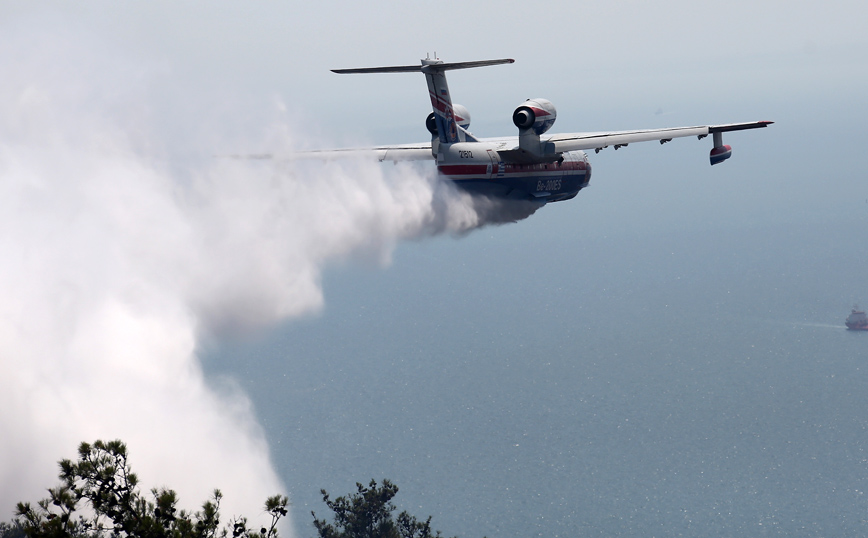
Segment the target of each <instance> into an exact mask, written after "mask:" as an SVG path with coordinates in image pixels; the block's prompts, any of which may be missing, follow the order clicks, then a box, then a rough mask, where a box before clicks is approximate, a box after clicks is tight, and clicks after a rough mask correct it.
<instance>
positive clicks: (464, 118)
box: [452, 103, 470, 129]
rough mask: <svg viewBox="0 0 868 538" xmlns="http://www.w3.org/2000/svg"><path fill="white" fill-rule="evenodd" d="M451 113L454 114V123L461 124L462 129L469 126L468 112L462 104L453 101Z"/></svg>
mask: <svg viewBox="0 0 868 538" xmlns="http://www.w3.org/2000/svg"><path fill="white" fill-rule="evenodd" d="M452 115H453V116H455V123H457V124H458V125H459V126H461V128H462V129H469V128H470V112H469V111H468V110H467V109H466V108H465V107H464V106H462V105H459V104H458V103H453V104H452Z"/></svg>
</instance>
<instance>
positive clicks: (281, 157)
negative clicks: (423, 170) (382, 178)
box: [232, 142, 434, 162]
mask: <svg viewBox="0 0 868 538" xmlns="http://www.w3.org/2000/svg"><path fill="white" fill-rule="evenodd" d="M232 157H234V158H237V159H263V160H269V159H270V160H276V161H294V160H300V159H319V160H323V161H331V160H336V159H348V158H350V159H352V158H359V159H366V158H367V159H376V160H378V161H380V162H382V161H396V162H397V161H430V160H433V159H434V155H433V154H432V153H431V142H420V143H417V144H398V145H395V146H377V147H373V148H345V149H319V150H309V151H295V152H290V153H283V154H275V153H259V154H254V155H232Z"/></svg>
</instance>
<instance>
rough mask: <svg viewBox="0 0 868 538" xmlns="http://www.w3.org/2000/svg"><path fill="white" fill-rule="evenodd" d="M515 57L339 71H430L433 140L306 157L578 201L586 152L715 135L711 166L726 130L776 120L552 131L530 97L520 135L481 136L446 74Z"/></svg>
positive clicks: (519, 121)
mask: <svg viewBox="0 0 868 538" xmlns="http://www.w3.org/2000/svg"><path fill="white" fill-rule="evenodd" d="M514 62H515V60H513V59H508V58H505V59H498V60H481V61H470V62H454V63H446V62H443V61H442V60H440V59H436V58H435V59H430V58H428V59H424V60H422V61H421V65H401V66H390V67H364V68H355V69H333V70H332V72H334V73H339V74H364V73H417V72H421V73H422V74H424V75H425V80H426V81H427V83H428V95H429V97H430V98H431V107H432V109H433V111H432V112H431V114H429V115H428V118H427V119H426V121H425V126H426V127H427V129H428V131H429V132H430V133H431V136H432V138H431V141H430V142H422V143H418V144H401V145H393V146H378V147H372V148H353V149H332V150H318V151H309V152H304V154H305V156H306V157H322V158H326V159H331V158H335V157H340V156H347V157H349V156H360V155H367V156H374V157H376V158H377V159H379V160H380V161H396V162H397V161H417V160H429V161H430V160H433V161H435V163H436V165H437V170H438V172H439V174H440V175H441V176H442V177H444V178H445V179H448V180H450V181H452V182H453V183H454V184H455V185H457V186H458V187H460V188H462V189H464V190H466V191H469V192H471V193H478V194H484V195H487V196H493V197H498V198H507V199H517V200H532V201H536V202H540V203H543V204H544V203H548V202H558V201H562V200H569V199H571V198H574V197H575V196H576V195H577V194H578V193H579V191H580V190H582V189H583V188H585V187H587V186H588V182H589V181H590V179H591V163H590V161H589V160H588V154H587V153H586V151H589V150H594V151H595V152H597V153H599V152H600V151H601V150H603V149H604V148H607V147H609V146H613V147H614V148H615V149H619V148H622V147H625V146H627V145H628V144H632V143H634V142H647V141H652V140H657V141H659V142H660V143H661V144H665V143H667V142H670V141H671V140H672V139H674V138H681V137H687V136H696V137H697V138H699V139H702V138H705V137H707V136H708V135H711V137H712V143H713V147H712V149H711V153H710V154H709V159H710V162H711V164H712V165H715V164H720V163H722V162H723V161H725V160H726V159H729V158H730V156H731V155H732V148H731V147H730V146H728V145H724V144H723V133H726V132H730V131H741V130H745V129H757V128H762V127H766V126H768V125H771V124H772V123H773V122H771V121H754V122H747V123H729V124H724V125H700V126H695V127H670V128H665V129H648V130H635V131H608V132H589V133H567V134H548V131H549V129H551V127H552V125H554V123H555V119H557V110H556V109H555V106H554V105H553V104H552V103H551V102H550V101H548V100H547V99H542V98H536V99H528V100H526V101H524V102H523V103H521V104H520V105H519V106H518V107H517V108H516V109H515V111H514V112H513V113H512V121H513V123H514V124H515V126H516V127H517V128H518V136H510V137H502V138H477V137H476V136H474V135H473V134H471V133H470V131H469V130H468V129H469V127H470V113H469V112H468V111H467V109H466V108H465V107H463V106H461V105H459V104H457V103H453V101H452V95H451V93H450V92H449V86H448V85H447V83H446V72H447V71H451V70H454V69H469V68H474V67H485V66H492V65H500V64H511V63H514Z"/></svg>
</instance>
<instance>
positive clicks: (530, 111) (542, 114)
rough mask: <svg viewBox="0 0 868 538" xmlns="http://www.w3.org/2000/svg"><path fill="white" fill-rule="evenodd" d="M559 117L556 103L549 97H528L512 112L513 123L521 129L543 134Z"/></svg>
mask: <svg viewBox="0 0 868 538" xmlns="http://www.w3.org/2000/svg"><path fill="white" fill-rule="evenodd" d="M557 117H558V112H557V110H555V105H553V104H552V102H551V101H549V100H548V99H539V98H537V99H528V100H527V101H525V102H524V103H522V104H521V105H519V106H518V108H516V109H515V112H513V113H512V123H514V124H515V126H516V127H518V128H519V130H520V131H527V130H531V131H533V132H534V133H536V134H537V135H541V134H543V133H544V132H546V131H548V130H549V129H551V127H552V125H554V123H555V119H557Z"/></svg>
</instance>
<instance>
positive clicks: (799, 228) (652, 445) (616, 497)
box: [205, 203, 868, 538]
mask: <svg viewBox="0 0 868 538" xmlns="http://www.w3.org/2000/svg"><path fill="white" fill-rule="evenodd" d="M567 204H569V203H567ZM567 204H563V208H562V209H555V208H554V207H552V208H545V209H544V210H543V211H541V212H539V213H538V214H537V215H535V216H533V217H531V219H529V220H527V221H525V222H522V223H518V224H514V225H509V226H503V227H493V228H486V229H483V230H479V231H476V232H473V233H471V234H469V235H468V236H466V237H460V238H454V237H440V238H433V239H427V240H423V241H419V242H412V243H405V244H401V245H399V246H398V247H397V249H396V251H395V253H394V259H393V260H392V263H391V265H389V266H388V267H385V268H383V267H380V266H379V265H378V264H376V263H365V262H347V263H346V264H344V265H342V266H339V267H333V268H331V269H329V270H328V271H327V272H326V274H325V276H324V281H323V286H324V292H325V298H326V307H325V309H324V311H323V312H321V313H319V314H317V315H312V316H310V317H309V318H306V319H302V320H293V321H290V322H287V323H286V324H284V325H281V326H279V327H275V328H274V329H273V330H271V331H270V332H268V333H267V334H257V335H251V336H249V337H247V338H241V339H234V340H227V341H225V342H222V343H221V344H220V345H219V346H215V348H214V349H211V350H210V351H209V352H208V354H207V357H206V361H205V362H206V368H207V369H208V371H209V373H210V375H211V376H212V378H213V379H218V378H219V377H220V376H226V375H228V376H231V377H232V378H234V379H236V380H237V381H238V383H240V385H241V386H242V387H243V388H244V390H246V391H247V392H248V393H249V394H250V396H251V398H252V399H253V401H254V403H255V405H256V409H257V414H258V416H259V417H260V420H261V423H262V424H263V427H264V429H265V432H266V435H267V437H268V440H269V443H270V446H271V448H272V454H273V457H274V461H275V464H276V466H277V468H278V471H279V473H280V474H281V476H282V477H283V479H284V481H285V483H286V486H287V488H288V490H289V493H290V495H291V499H292V503H293V505H292V515H293V523H294V527H295V529H296V533H297V535H298V536H299V537H313V536H314V535H315V531H314V529H313V528H312V526H311V520H312V518H311V515H310V512H311V511H312V510H313V511H315V512H316V513H317V516H319V517H323V516H328V515H329V513H328V510H327V509H326V507H325V505H324V504H323V502H322V498H321V495H320V493H319V492H320V489H321V488H324V489H326V490H327V491H328V492H329V493H330V494H331V495H332V496H337V495H343V494H347V493H350V492H352V491H354V487H355V486H354V484H355V483H356V482H363V483H367V482H368V481H369V480H371V479H372V478H373V479H377V480H381V479H383V478H388V479H390V480H392V481H393V482H395V483H396V484H397V485H398V486H399V488H400V492H399V493H398V495H397V497H396V498H395V503H396V505H397V506H398V508H399V509H402V510H403V509H405V510H408V511H409V512H411V513H412V514H414V515H416V516H417V517H420V518H425V517H427V516H429V515H431V516H433V519H432V525H433V527H434V528H435V529H440V530H441V531H443V533H444V534H445V535H446V536H454V535H457V536H461V537H477V538H481V537H483V536H488V537H499V536H503V537H506V536H510V537H513V536H526V537H530V536H540V537H543V536H544V537H558V536H570V537H574V536H642V537H649V536H784V535H786V536H839V537H840V536H865V535H868V495H866V489H868V452H866V448H868V430H866V426H868V332H864V333H860V332H849V331H846V330H845V329H844V326H843V321H844V319H845V318H846V316H847V315H848V314H849V311H850V308H851V307H852V305H853V303H854V302H857V301H860V300H861V301H863V302H864V303H865V306H868V272H866V268H868V264H866V260H865V252H864V245H859V244H857V243H855V242H854V241H853V239H854V238H859V237H861V234H860V235H858V236H857V235H854V236H849V237H848V236H847V235H846V233H844V232H845V231H846V230H847V229H858V228H859V227H864V225H865V222H864V219H862V218H861V217H860V218H859V219H854V220H849V221H848V220H846V219H836V218H819V219H814V220H812V221H811V222H804V223H799V222H792V221H790V222H759V223H744V224H742V225H739V226H732V227H721V226H717V227H714V226H711V227H695V228H687V229H678V228H677V227H665V226H664V227H663V228H662V229H659V230H654V229H645V228H643V227H642V226H641V224H639V225H638V226H636V227H635V229H634V231H633V232H630V231H629V229H630V226H624V227H620V228H618V229H617V230H615V231H614V232H613V233H611V234H608V233H607V232H606V231H605V230H600V229H593V230H589V231H588V232H587V233H584V232H583V230H582V226H592V223H591V220H587V219H586V220H582V219H581V218H577V217H571V216H569V211H576V212H577V213H578V212H580V211H581V208H580V207H576V208H567ZM549 212H550V213H549ZM570 219H573V220H574V221H575V220H578V222H574V224H575V226H574V227H568V226H566V225H565V223H566V222H568V221H570Z"/></svg>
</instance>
